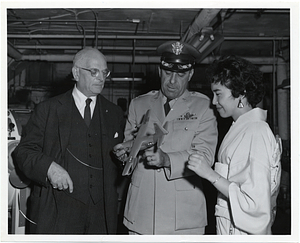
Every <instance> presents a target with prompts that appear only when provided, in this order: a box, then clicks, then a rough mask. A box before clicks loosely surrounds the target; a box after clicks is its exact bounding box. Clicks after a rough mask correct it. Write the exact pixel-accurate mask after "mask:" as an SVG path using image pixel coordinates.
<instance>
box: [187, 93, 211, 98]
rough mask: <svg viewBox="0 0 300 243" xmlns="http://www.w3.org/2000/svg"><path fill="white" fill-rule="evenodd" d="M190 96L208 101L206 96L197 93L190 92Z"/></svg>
mask: <svg viewBox="0 0 300 243" xmlns="http://www.w3.org/2000/svg"><path fill="white" fill-rule="evenodd" d="M190 94H191V96H195V97H199V98H204V99H209V98H208V96H207V95H205V94H202V93H200V92H197V91H190Z"/></svg>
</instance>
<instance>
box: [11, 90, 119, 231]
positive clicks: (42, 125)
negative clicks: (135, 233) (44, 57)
mask: <svg viewBox="0 0 300 243" xmlns="http://www.w3.org/2000/svg"><path fill="white" fill-rule="evenodd" d="M73 102H74V101H73V97H72V90H70V91H68V92H66V93H65V94H62V95H59V96H56V97H53V98H51V99H48V100H46V101H44V102H42V103H40V104H39V105H38V106H37V107H36V110H35V112H34V113H33V115H32V116H31V118H30V119H29V121H28V123H27V125H26V127H25V128H24V130H23V134H22V138H21V141H20V143H19V145H18V147H17V148H16V149H15V151H14V158H15V159H16V161H17V164H18V166H19V168H20V169H21V170H22V171H23V173H24V174H25V175H26V176H27V177H28V178H29V179H31V180H32V181H33V182H34V183H33V185H34V186H33V190H32V192H31V195H30V203H31V204H30V205H31V207H30V209H29V210H30V212H31V213H30V216H29V217H30V219H31V220H32V221H34V222H35V223H36V224H37V225H36V232H34V233H51V230H52V229H53V228H54V225H55V220H56V215H57V209H56V205H55V200H54V197H53V194H54V193H55V192H56V190H53V188H52V186H51V184H50V182H49V181H48V180H47V171H48V169H49V166H50V164H51V163H52V161H55V162H56V163H58V164H60V165H62V166H63V164H64V156H65V153H66V148H67V146H68V144H69V137H70V132H71V126H70V124H71V120H70V119H71V117H72V116H71V114H72V109H71V107H72V103H73ZM97 102H99V113H100V123H101V151H99V152H101V156H102V161H103V176H104V205H105V212H106V218H107V226H108V232H109V233H116V228H117V200H118V199H117V190H116V178H117V174H118V173H117V166H116V164H115V163H114V162H113V161H112V157H111V156H110V153H111V150H112V148H113V146H114V145H116V144H117V143H120V142H122V140H123V124H124V123H123V113H122V110H121V109H120V108H119V107H118V106H116V105H115V104H113V103H111V102H109V101H108V100H106V99H105V98H104V97H103V96H102V95H98V96H97ZM66 223H72V222H69V221H68V219H66Z"/></svg>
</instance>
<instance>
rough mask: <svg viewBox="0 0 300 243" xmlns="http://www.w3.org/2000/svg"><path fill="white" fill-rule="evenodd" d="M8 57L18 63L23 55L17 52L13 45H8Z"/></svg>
mask: <svg viewBox="0 0 300 243" xmlns="http://www.w3.org/2000/svg"><path fill="white" fill-rule="evenodd" d="M7 55H8V56H9V57H11V58H13V59H15V60H16V61H19V60H21V59H22V53H20V52H19V51H18V50H16V49H15V48H14V47H13V46H12V44H10V43H8V44H7Z"/></svg>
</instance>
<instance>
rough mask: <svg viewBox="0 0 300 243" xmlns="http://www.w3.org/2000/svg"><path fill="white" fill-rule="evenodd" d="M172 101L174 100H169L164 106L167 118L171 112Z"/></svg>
mask: <svg viewBox="0 0 300 243" xmlns="http://www.w3.org/2000/svg"><path fill="white" fill-rule="evenodd" d="M171 100H172V99H169V98H167V101H166V103H165V104H164V108H165V115H166V116H167V115H168V113H169V111H170V110H171V107H170V103H169V102H170V101H171Z"/></svg>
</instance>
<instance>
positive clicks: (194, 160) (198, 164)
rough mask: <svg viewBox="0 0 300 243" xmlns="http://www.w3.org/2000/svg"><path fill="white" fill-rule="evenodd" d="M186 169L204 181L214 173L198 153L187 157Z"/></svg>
mask: <svg viewBox="0 0 300 243" xmlns="http://www.w3.org/2000/svg"><path fill="white" fill-rule="evenodd" d="M187 167H188V168H189V169H190V170H192V171H194V172H195V173H196V174H197V175H199V176H201V177H202V178H204V179H208V178H209V175H211V174H212V172H214V171H213V169H212V168H211V167H210V165H209V164H208V163H207V162H206V161H205V160H204V159H203V156H202V155H200V154H198V153H194V154H191V155H190V156H189V160H188V164H187Z"/></svg>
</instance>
